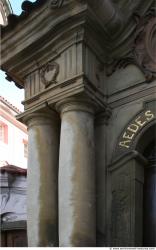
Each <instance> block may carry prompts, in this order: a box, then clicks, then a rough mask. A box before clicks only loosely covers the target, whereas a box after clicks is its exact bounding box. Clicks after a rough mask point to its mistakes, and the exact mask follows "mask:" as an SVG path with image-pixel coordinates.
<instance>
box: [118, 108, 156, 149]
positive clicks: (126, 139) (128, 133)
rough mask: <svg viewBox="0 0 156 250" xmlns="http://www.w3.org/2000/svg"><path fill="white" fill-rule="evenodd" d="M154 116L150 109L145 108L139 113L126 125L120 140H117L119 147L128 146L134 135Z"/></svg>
mask: <svg viewBox="0 0 156 250" xmlns="http://www.w3.org/2000/svg"><path fill="white" fill-rule="evenodd" d="M154 118H155V116H154V114H153V113H152V111H151V110H147V111H146V112H144V113H143V114H142V115H139V116H138V117H137V118H136V119H135V120H134V121H133V122H132V123H131V124H129V125H128V127H127V128H126V130H125V131H124V133H123V135H122V140H121V141H120V142H119V146H120V147H124V148H130V146H131V143H132V141H133V139H134V138H135V135H136V134H137V133H138V132H139V131H140V130H141V128H142V127H144V126H145V125H146V124H147V123H148V122H150V121H151V120H153V119H154Z"/></svg>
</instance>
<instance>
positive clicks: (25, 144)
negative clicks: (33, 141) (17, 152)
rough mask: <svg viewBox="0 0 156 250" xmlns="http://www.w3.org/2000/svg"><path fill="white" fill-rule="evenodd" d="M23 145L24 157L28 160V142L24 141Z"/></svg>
mask: <svg viewBox="0 0 156 250" xmlns="http://www.w3.org/2000/svg"><path fill="white" fill-rule="evenodd" d="M23 144H24V157H25V158H28V142H27V141H26V140H24V139H23Z"/></svg>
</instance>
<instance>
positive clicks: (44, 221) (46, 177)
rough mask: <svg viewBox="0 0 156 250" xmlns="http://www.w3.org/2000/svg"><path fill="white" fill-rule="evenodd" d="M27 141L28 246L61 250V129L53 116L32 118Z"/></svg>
mask: <svg viewBox="0 0 156 250" xmlns="http://www.w3.org/2000/svg"><path fill="white" fill-rule="evenodd" d="M28 138H29V141H28V151H29V156H28V192H27V206H28V209H27V213H28V219H27V221H28V222H27V226H28V245H29V246H30V247H52V246H58V226H57V225H58V205H57V204H58V188H57V186H58V151H59V149H58V146H59V126H58V124H57V123H56V119H55V117H54V114H47V113H45V114H43V113H39V114H36V115H32V117H30V118H29V120H28Z"/></svg>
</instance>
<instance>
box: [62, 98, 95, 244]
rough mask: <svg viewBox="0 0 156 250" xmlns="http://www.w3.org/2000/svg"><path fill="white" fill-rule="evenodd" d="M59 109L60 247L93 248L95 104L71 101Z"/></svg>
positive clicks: (64, 103)
mask: <svg viewBox="0 0 156 250" xmlns="http://www.w3.org/2000/svg"><path fill="white" fill-rule="evenodd" d="M58 108H59V110H60V112H61V118H62V124H61V139H60V156H59V246H61V247H89V246H90V247H92V246H95V245H96V209H95V159H94V111H93V106H92V105H91V104H89V103H85V102H83V101H70V100H69V101H67V102H63V103H61V104H59V105H58Z"/></svg>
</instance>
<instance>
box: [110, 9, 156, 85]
mask: <svg viewBox="0 0 156 250" xmlns="http://www.w3.org/2000/svg"><path fill="white" fill-rule="evenodd" d="M135 20H136V23H137V25H136V32H135V35H134V42H133V46H132V50H131V52H130V53H129V56H126V57H122V58H119V59H117V60H114V62H113V63H112V64H111V63H110V64H109V65H108V71H107V75H108V76H109V75H111V74H113V72H115V71H116V70H117V69H118V68H125V67H126V66H128V65H129V64H134V65H136V66H137V67H138V68H140V70H141V71H142V72H143V74H144V75H145V78H146V81H147V82H151V81H153V80H154V79H156V9H155V8H152V9H150V10H149V11H148V12H147V13H146V15H145V16H143V17H140V16H138V15H135Z"/></svg>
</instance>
